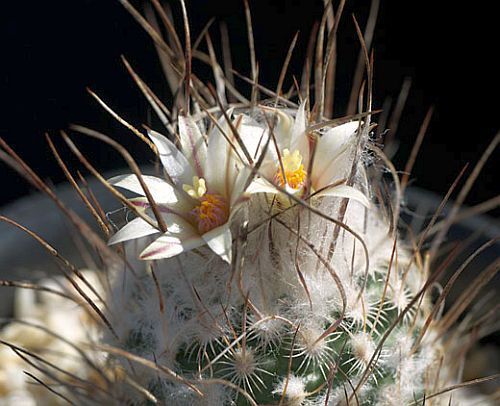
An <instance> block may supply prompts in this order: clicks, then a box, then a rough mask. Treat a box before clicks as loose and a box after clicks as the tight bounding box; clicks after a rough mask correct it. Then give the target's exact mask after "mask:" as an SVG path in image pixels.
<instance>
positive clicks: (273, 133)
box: [3, 1, 498, 406]
mask: <svg viewBox="0 0 500 406" xmlns="http://www.w3.org/2000/svg"><path fill="white" fill-rule="evenodd" d="M122 3H123V4H124V5H125V6H126V7H127V8H128V9H129V10H130V11H131V12H132V14H133V15H134V16H135V18H136V19H137V20H138V21H139V22H140V23H141V24H142V25H143V26H144V27H145V28H146V30H147V31H148V32H149V33H150V34H151V35H152V36H153V39H154V40H155V41H156V44H157V46H158V49H159V50H160V53H161V55H162V58H163V61H164V62H167V63H165V64H164V67H165V69H166V74H167V77H168V78H169V83H173V84H177V83H179V80H182V79H183V78H184V83H185V87H184V88H178V87H177V85H175V86H173V90H174V93H175V94H176V95H177V100H178V103H177V104H174V106H173V108H172V109H171V110H169V109H167V108H166V107H165V106H164V105H163V104H162V103H161V102H160V100H159V99H158V97H156V96H155V95H154V94H153V93H152V91H151V89H150V88H149V87H148V86H147V85H146V84H145V83H144V82H143V81H142V80H141V79H140V77H139V76H138V75H137V73H135V71H133V70H132V68H131V66H130V65H129V64H128V62H126V61H125V64H126V66H127V69H129V71H130V72H131V74H132V76H133V78H134V79H135V81H136V82H137V83H138V85H139V87H140V89H141V90H142V91H143V92H144V94H145V95H146V97H147V99H148V101H149V102H150V103H151V105H152V108H153V109H154V111H155V112H156V113H157V114H158V116H159V118H160V120H161V121H162V123H163V124H164V125H165V129H166V131H167V133H168V134H167V135H168V136H165V135H162V134H160V133H159V132H157V131H154V130H152V129H147V136H146V135H144V134H143V133H142V132H141V131H139V130H137V129H135V128H134V127H132V126H131V125H130V124H128V123H126V122H125V121H124V120H123V119H122V118H121V117H119V116H118V115H117V114H116V113H114V112H112V111H111V110H110V108H109V107H108V106H107V105H106V104H105V103H104V102H103V101H102V100H101V99H99V98H98V97H97V96H96V98H97V100H98V101H99V103H101V104H102V105H103V106H104V107H105V108H106V109H107V110H108V111H111V113H112V114H113V115H114V116H115V117H118V118H119V120H120V122H121V123H122V124H124V125H125V126H126V127H127V128H128V129H130V130H132V131H133V132H134V133H135V134H136V135H139V136H140V137H141V138H142V139H143V140H144V141H145V142H146V144H147V145H148V146H149V147H150V148H151V150H152V152H153V154H154V156H155V157H156V158H158V160H159V161H160V164H161V165H160V167H159V169H158V168H157V170H156V171H155V173H154V174H153V175H143V174H141V173H140V171H139V169H138V167H137V165H136V164H135V162H134V161H133V158H132V157H131V156H130V155H129V154H128V152H127V151H125V150H124V149H123V148H122V147H121V146H120V145H118V144H117V143H116V142H115V141H113V140H111V139H110V138H109V137H107V136H105V135H103V134H100V133H98V132H96V131H93V130H89V129H87V128H84V127H81V126H75V127H73V129H74V130H77V131H80V132H83V133H85V134H87V135H89V136H92V137H96V138H99V139H101V140H103V141H105V142H106V143H108V144H111V145H112V146H114V147H115V148H117V149H118V150H119V151H120V152H121V153H122V154H123V156H124V157H125V158H126V160H127V162H128V163H129V164H130V167H131V168H132V172H133V173H132V174H123V175H119V176H116V177H113V178H111V179H109V180H108V181H105V180H104V179H103V178H102V177H101V176H100V175H99V174H98V173H97V172H96V171H95V169H94V168H93V167H92V166H91V164H90V163H89V162H88V160H87V159H86V158H85V157H83V155H82V154H81V152H80V151H79V150H78V148H77V147H76V145H75V144H74V143H73V142H72V141H71V140H70V139H69V137H68V136H67V135H66V134H63V137H64V139H65V140H66V142H67V144H68V145H69V146H70V148H71V149H72V150H73V152H75V153H76V155H77V156H78V157H79V158H80V160H81V161H82V163H83V164H84V165H85V166H86V167H87V168H88V169H90V171H91V172H92V173H93V174H95V175H97V176H98V177H99V178H100V179H101V180H102V181H103V183H104V184H105V185H106V186H107V187H108V188H109V189H110V190H111V191H112V192H113V193H114V194H115V196H117V197H118V198H119V199H120V200H121V201H122V202H123V203H124V204H125V205H126V207H127V210H128V211H129V212H130V214H131V216H132V217H130V216H129V219H128V221H127V222H126V223H124V224H123V225H122V226H121V227H118V228H117V229H115V232H114V233H111V232H110V230H112V226H113V224H112V223H111V222H110V221H109V219H108V218H107V217H104V216H103V215H102V214H100V210H96V209H93V205H95V202H92V201H91V200H89V199H86V200H85V202H86V204H87V205H88V206H89V207H90V208H91V210H93V214H94V216H95V217H96V218H97V219H98V221H99V223H100V225H101V228H102V229H103V230H104V231H105V234H106V235H107V236H110V239H109V241H108V242H109V245H111V246H115V247H117V248H116V250H117V252H118V253H119V255H116V251H114V250H111V249H109V248H107V247H106V246H105V244H102V242H98V241H99V240H98V239H97V237H96V235H94V234H92V233H91V232H90V231H89V230H90V229H88V228H82V226H81V223H79V220H78V219H77V218H76V217H75V215H74V214H70V215H69V217H70V219H71V221H72V222H73V223H74V224H77V225H79V229H80V230H83V229H84V230H85V232H84V233H83V236H84V237H86V238H88V240H89V242H90V243H91V245H92V246H93V247H94V248H96V249H97V250H98V252H99V254H100V257H101V259H102V260H103V265H102V266H103V268H104V269H105V270H106V271H107V272H105V273H103V274H102V275H103V276H102V278H101V280H102V283H101V285H102V286H100V287H99V289H98V290H99V291H102V292H104V293H103V294H102V298H100V299H99V300H98V299H95V297H94V299H93V300H91V299H89V298H88V297H85V301H86V302H87V303H89V305H90V306H87V307H88V309H87V310H88V312H89V313H91V314H92V315H93V316H94V319H95V318H96V317H95V316H96V315H97V319H98V320H101V321H104V322H105V323H103V330H102V331H103V333H102V335H101V337H100V338H98V339H95V338H94V339H92V340H90V339H89V340H90V341H91V342H88V343H86V344H85V345H84V346H83V347H82V350H84V351H85V353H88V352H94V351H100V354H101V355H100V356H98V357H94V358H92V359H93V363H94V364H93V363H90V362H88V360H87V362H86V363H84V362H82V368H81V370H80V375H79V377H78V379H77V378H75V374H77V373H76V372H74V373H73V375H71V377H70V378H71V379H69V380H68V377H67V376H64V377H62V375H61V374H62V372H61V371H55V372H54V374H53V375H52V376H49V378H51V379H54V376H58V377H59V381H53V380H52V382H55V384H56V386H55V387H54V388H53V392H55V393H57V394H58V395H59V396H55V397H54V399H56V400H61V399H62V400H61V401H63V400H64V401H68V399H77V400H78V402H79V403H82V404H114V403H116V404H129V405H142V404H162V405H179V406H180V405H186V406H187V405H207V406H215V405H257V404H258V405H290V406H298V405H349V404H351V405H357V404H359V405H394V406H396V405H410V404H416V405H421V404H424V403H425V404H435V405H436V404H449V403H450V402H451V400H450V399H452V400H453V402H452V404H464V405H465V404H467V405H468V404H472V403H471V402H472V400H471V399H470V398H467V400H465V399H466V397H465V394H463V393H462V392H461V391H458V392H457V391H453V392H450V391H451V389H454V388H455V387H454V386H450V385H455V384H457V383H458V382H459V380H460V365H461V364H462V362H463V357H464V354H465V352H464V351H462V350H461V349H460V346H462V345H463V343H464V342H465V340H467V339H468V338H467V337H466V336H460V335H459V334H457V333H456V332H455V330H453V329H450V328H449V326H451V325H452V324H453V321H454V320H456V319H457V318H458V317H459V316H460V313H461V312H460V311H454V312H452V313H451V314H450V315H449V316H447V315H445V316H442V303H443V299H444V297H445V296H446V294H447V289H445V290H443V291H441V290H440V288H439V285H438V284H437V279H438V278H439V276H440V273H441V272H442V269H441V268H438V269H437V270H434V271H433V272H432V270H431V269H430V267H431V265H435V264H436V261H435V255H429V254H427V253H426V252H424V251H422V250H421V248H422V246H423V242H424V238H425V233H424V237H422V238H419V239H417V238H415V239H414V240H412V239H408V240H404V239H403V238H402V237H400V236H399V233H398V220H399V207H400V205H401V199H402V191H403V190H404V186H405V182H403V184H401V183H400V180H399V178H398V176H397V175H396V173H395V171H394V170H393V168H392V165H391V164H390V162H389V161H388V160H387V159H386V158H384V156H383V152H382V151H381V150H380V149H379V148H378V147H377V146H376V144H375V143H374V142H373V140H372V130H373V129H374V125H373V123H372V115H373V113H372V111H373V109H372V106H371V94H370V89H371V87H370V81H371V67H370V66H368V67H367V72H368V73H369V74H368V78H367V79H368V80H367V83H368V85H367V86H363V87H361V92H360V102H359V113H358V114H356V115H349V116H346V117H344V118H339V119H329V118H327V117H328V115H329V113H328V112H329V111H330V110H329V107H328V105H327V101H328V100H329V96H328V94H327V92H326V90H325V89H331V87H330V85H329V84H331V83H332V75H331V70H329V68H328V66H329V64H332V63H333V59H332V55H333V53H332V44H333V43H334V35H335V25H333V26H331V25H328V24H326V21H327V18H326V17H325V19H324V21H323V24H322V25H321V29H320V31H319V33H318V35H319V37H318V38H319V39H320V40H318V45H317V52H316V54H317V63H316V67H315V71H316V73H317V74H316V80H315V87H314V91H313V92H310V91H309V89H310V84H309V77H311V66H310V65H308V64H307V63H306V68H305V70H304V74H303V80H302V83H301V84H300V85H298V86H297V92H293V89H292V91H291V92H289V94H295V96H293V97H286V96H284V95H283V94H282V92H281V87H282V83H283V78H284V74H285V72H286V65H287V63H285V67H284V68H283V72H282V75H280V83H279V85H278V87H277V90H276V91H271V90H269V89H265V88H263V87H262V86H261V85H258V84H257V82H256V77H257V75H256V69H255V61H254V60H253V59H252V62H253V63H252V66H253V67H254V69H253V70H252V78H251V79H247V81H248V82H250V83H251V86H252V91H251V98H250V99H247V98H245V96H244V95H242V94H241V93H239V92H236V91H235V88H234V86H233V83H232V81H231V79H228V78H232V74H231V75H229V74H228V72H225V73H224V71H223V70H222V68H221V66H220V65H219V64H218V63H217V61H216V60H215V54H214V51H213V46H212V42H211V40H210V38H209V37H208V36H207V37H206V38H207V48H208V53H205V52H203V51H201V50H200V48H199V47H198V48H197V49H194V50H192V49H191V48H190V47H187V51H186V52H182V50H181V49H180V47H179V46H171V45H169V44H174V45H175V44H180V40H179V39H178V38H177V35H176V34H175V32H174V31H173V30H172V23H171V21H170V17H169V16H168V13H164V11H163V9H162V8H160V7H159V5H158V2H156V1H153V2H152V3H153V5H154V7H155V10H156V13H157V15H158V16H159V17H161V19H162V20H163V21H165V22H167V24H166V30H167V32H168V35H169V37H170V40H169V41H164V40H163V39H162V37H161V34H160V32H161V31H160V30H159V29H158V28H157V26H156V19H155V17H154V13H153V10H149V11H148V12H147V16H148V20H146V19H145V18H143V17H142V16H141V15H140V14H139V13H138V12H137V11H136V10H135V9H133V8H132V6H131V5H130V4H129V3H128V2H127V1H122ZM181 4H182V6H183V7H182V10H183V12H184V16H185V17H187V16H186V14H185V13H186V9H185V7H184V3H183V2H182V1H181ZM330 7H331V3H329V5H328V6H327V7H326V9H325V13H326V14H325V16H326V15H327V14H328V13H329V10H330ZM249 15H250V14H249V11H248V9H247V18H248V19H250V18H249ZM147 21H149V22H147ZM185 24H186V25H185V32H186V34H187V35H186V38H187V40H188V41H189V38H190V35H188V34H189V27H188V25H187V18H185ZM328 27H329V28H328ZM250 32H251V31H250ZM324 35H325V36H327V38H328V41H323V36H324ZM323 46H325V49H323V48H322V47H323ZM193 55H194V56H196V57H197V58H198V59H200V60H202V61H204V62H206V63H208V64H209V66H211V67H212V69H213V72H214V77H215V82H216V89H214V88H213V87H211V86H205V85H204V84H203V83H202V82H201V81H200V80H199V79H198V78H197V77H196V75H195V74H194V73H193V72H191V70H190V67H191V62H190V59H191V57H192V56H193ZM286 59H287V60H288V59H289V58H288V57H287V58H286ZM367 60H368V58H367ZM329 72H330V73H329ZM225 85H228V86H227V88H226V86H225ZM226 89H227V90H226ZM363 89H366V91H367V92H365V93H366V94H364V91H363ZM261 90H262V91H263V94H265V95H267V96H269V98H268V99H262V98H261V97H260V95H259V92H260V91H261ZM358 90H359V89H358ZM234 99H237V102H228V100H234ZM258 100H261V101H259V102H258ZM313 101H314V103H313ZM364 101H366V103H365V104H366V105H364ZM50 144H51V147H52V148H53V150H54V152H55V151H56V150H55V147H54V145H53V143H52V142H51V143H50ZM3 145H4V148H5V149H6V151H7V152H9V153H11V152H12V151H11V150H10V149H9V148H8V147H7V146H6V145H5V144H3ZM11 155H12V156H13V157H14V158H15V159H16V160H17V159H19V158H18V157H17V156H16V155H15V154H13V153H11ZM56 155H57V154H56ZM57 156H58V155H57ZM381 163H382V164H381ZM21 166H22V164H21ZM22 167H23V168H25V167H24V166H22ZM382 168H387V169H389V170H388V171H387V172H388V173H389V172H392V175H393V179H392V184H393V190H394V192H392V191H389V189H388V187H387V184H386V183H385V182H383V181H382V177H381V171H382V170H383V169H382ZM25 172H29V171H27V170H25ZM35 180H36V178H35ZM38 181H40V180H39V179H38V180H36V181H35V182H34V183H35V184H38V185H39V182H38ZM37 182H38V183H37ZM384 185H385V186H384ZM39 187H40V186H39ZM75 187H78V186H76V183H75ZM41 188H42V189H43V187H41ZM120 190H121V191H120ZM123 190H126V191H129V192H133V196H128V197H126V196H125V195H123V194H122V191H123ZM55 199H56V198H55ZM60 207H63V210H64V206H60ZM410 235H411V234H410ZM439 239H441V240H442V234H438V243H439ZM434 249H435V246H434ZM431 254H433V253H432V251H431ZM137 258H140V259H139V260H138V259H137ZM497 265H498V264H497ZM485 272H487V273H488V275H491V274H492V272H493V271H492V270H491V269H488V270H486V271H485ZM94 284H96V283H94ZM432 289H435V291H436V293H437V296H438V299H437V301H436V300H435V301H432V300H431V295H430V292H431V290H432ZM77 296H78V295H77ZM472 297H473V295H472V294H471V296H470V297H467V298H466V299H465V300H466V301H469V303H470V301H471V300H472ZM101 299H102V300H101ZM79 301H80V302H81V301H82V300H81V298H80V300H79ZM92 305H93V306H92ZM441 317H442V318H441ZM89 340H88V341H89ZM95 365H97V366H98V369H101V370H102V371H104V372H100V373H96V372H95ZM92 366H93V369H94V370H92V368H91V367H92ZM45 367H46V365H45ZM61 380H62V381H64V380H66V381H68V382H70V383H67V385H66V389H65V388H64V387H61V385H60V381H61ZM82 382H85V383H86V384H85V385H83V384H82ZM45 385H46V386H48V387H50V385H49V384H48V383H45ZM63 386H64V385H63ZM67 388H70V389H69V390H68V389H67ZM71 388H72V389H71ZM450 393H451V394H452V395H451V396H450ZM56 400H54V401H56ZM480 401H481V402H482V403H481V404H487V400H486V399H481V400H480ZM461 402H462V403H461Z"/></svg>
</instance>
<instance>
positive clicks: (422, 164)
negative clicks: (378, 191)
mask: <svg viewBox="0 0 500 406" xmlns="http://www.w3.org/2000/svg"><path fill="white" fill-rule="evenodd" d="M133 3H134V4H135V5H137V6H140V5H141V2H140V1H134V2H133ZM170 3H171V4H172V7H173V9H174V12H175V14H176V15H177V16H178V15H179V3H178V2H176V1H171V2H170ZM187 3H188V13H189V15H190V20H191V28H192V31H193V36H196V34H197V33H199V32H200V30H201V29H202V27H203V26H204V25H205V23H206V22H207V21H208V19H209V18H210V17H212V16H214V17H216V18H217V19H218V20H225V21H227V22H228V26H229V30H230V34H231V37H232V52H233V57H234V60H235V62H234V65H235V68H236V69H237V70H239V71H240V72H242V73H244V74H247V75H249V72H250V69H249V58H248V51H247V45H246V31H245V24H244V21H245V20H244V14H243V6H242V1H241V2H240V1H238V0H226V1H218V0H210V1H206V0H205V1H204V0H192V1H188V2H187ZM347 3H348V4H347V7H346V10H345V13H344V17H343V20H342V22H341V25H340V34H339V35H340V36H339V59H338V61H339V68H338V76H337V85H338V88H337V93H336V100H338V104H337V108H338V111H337V113H338V114H341V113H342V112H343V106H344V105H345V103H346V100H347V97H348V94H349V92H348V90H349V87H350V84H351V82H352V72H353V69H354V65H355V61H356V59H357V55H358V51H359V43H358V41H357V38H356V34H355V30H354V25H353V23H352V17H351V14H352V13H354V14H355V15H356V17H357V18H358V20H359V22H360V24H361V26H362V27H363V26H364V24H365V22H366V16H367V11H368V9H369V1H360V0H349V1H348V2H347ZM457 4H458V3H457V2H442V1H441V2H437V1H431V0H420V1H418V2H417V1H388V0H385V1H384V0H382V1H381V6H380V12H379V19H378V26H377V29H376V35H375V40H374V49H375V101H376V104H377V107H380V106H381V105H382V102H383V100H384V98H385V97H386V96H392V97H393V98H395V97H396V96H397V94H398V92H399V89H400V87H401V84H402V82H403V80H404V78H405V77H407V76H409V77H411V78H412V79H413V85H412V90H411V93H410V98H409V102H408V104H407V107H406V108H405V111H404V115H403V119H402V122H401V124H400V127H399V132H398V138H399V139H400V141H401V147H400V150H399V152H398V155H397V156H396V158H395V163H396V166H397V167H398V169H403V167H404V162H405V160H406V158H407V156H408V153H409V150H410V149H411V146H412V143H413V140H414V139H415V136H416V134H417V132H418V127H419V125H420V123H421V121H422V119H423V117H424V115H425V112H426V110H427V109H428V108H429V106H430V105H431V104H434V105H435V106H436V113H435V116H434V119H433V121H432V124H431V128H430V131H429V134H428V136H427V138H426V139H425V141H424V145H423V149H422V151H421V153H420V156H419V160H418V161H417V164H416V167H415V170H414V173H413V179H414V181H415V183H416V184H417V185H419V186H423V187H426V188H428V189H431V190H434V191H437V192H440V193H444V192H445V191H446V190H447V188H448V187H449V185H450V184H451V183H452V182H453V179H454V178H455V177H456V176H457V174H458V173H459V171H460V169H461V168H462V167H463V166H464V165H465V164H466V163H468V162H470V163H475V162H476V161H477V160H478V159H479V157H480V155H481V153H482V151H483V150H484V149H485V148H486V146H487V144H488V143H489V141H490V140H491V139H492V137H493V136H494V134H495V132H496V131H497V130H498V128H499V126H498V119H497V117H498V113H497V111H498V102H497V98H498V84H499V81H498V76H497V75H498V64H497V63H495V62H494V57H495V55H496V54H498V45H497V43H498V36H497V34H496V30H497V28H495V26H494V23H495V20H494V19H495V16H496V14H495V13H494V12H493V10H489V11H488V9H487V6H486V4H487V3H484V4H482V2H475V3H473V4H469V5H468V6H467V8H465V7H464V8H459V6H458V5H457ZM250 5H251V8H252V13H253V19H254V30H255V41H256V48H257V58H258V60H259V62H260V79H261V82H262V83H264V84H266V85H268V86H270V87H271V88H274V87H275V83H276V80H277V77H278V75H279V71H280V68H281V64H282V63H283V59H284V57H285V54H286V50H287V49H288V46H289V43H290V41H291V39H292V37H293V35H294V33H295V32H296V31H297V30H300V33H301V34H300V37H299V42H298V44H297V47H296V50H297V52H296V53H295V54H294V57H293V59H292V63H291V72H293V73H294V74H296V75H300V67H301V60H302V58H303V56H304V51H305V48H306V44H307V39H308V35H309V31H310V29H311V26H312V23H313V21H315V20H319V19H320V18H321V13H322V1H320V0H266V1H259V0H253V1H252V0H251V1H250ZM178 22H180V20H178ZM178 29H179V32H181V33H182V31H181V29H182V25H181V24H178ZM217 31H218V26H217V23H216V24H214V26H213V28H212V32H213V33H214V38H216V37H217V35H216V32H217ZM181 38H182V36H181ZM0 49H1V53H2V61H1V63H0V90H1V93H0V97H1V109H0V135H1V136H2V137H3V138H4V139H5V140H7V141H8V142H9V143H10V144H11V145H12V146H13V147H14V148H15V149H16V150H17V151H18V152H19V153H20V154H21V155H22V156H23V157H24V158H25V159H26V160H27V161H28V162H29V163H30V164H31V165H32V166H33V168H34V169H35V170H36V171H37V172H38V173H40V174H41V176H42V177H44V178H50V179H51V181H53V182H59V181H61V180H62V179H63V175H62V174H61V172H60V170H59V169H57V166H56V164H55V162H54V159H53V158H52V157H51V155H50V151H49V149H48V147H47V145H46V142H45V140H44V133H45V132H48V133H50V134H51V135H52V136H53V138H54V139H55V141H56V143H57V145H58V146H60V148H61V152H62V153H63V156H64V157H65V158H66V159H67V160H68V161H69V162H70V163H71V164H74V163H75V161H74V159H73V158H72V156H71V153H70V152H68V151H67V149H65V148H64V145H63V144H62V143H61V141H60V140H59V139H58V131H59V130H60V129H64V128H66V127H67V126H68V124H69V123H72V122H74V123H81V124H85V125H89V126H91V127H94V128H96V129H99V130H102V131H104V132H106V133H108V134H109V135H111V136H113V137H114V138H115V139H118V140H120V142H123V143H124V144H125V145H127V147H128V148H129V149H131V150H132V152H133V153H134V156H135V157H136V158H137V159H138V160H139V161H140V162H148V161H149V160H150V159H152V156H151V155H150V153H149V152H148V150H147V148H145V147H144V146H143V144H141V143H140V142H139V141H137V140H136V139H134V137H133V136H132V135H131V133H129V132H127V131H126V130H124V129H123V128H122V127H120V126H119V125H118V124H116V123H114V122H113V119H112V118H111V117H109V116H108V115H107V114H106V113H105V112H103V111H102V109H101V108H100V107H99V106H97V104H96V103H95V102H94V101H93V100H92V99H91V97H90V96H89V95H88V94H87V92H86V90H85V88H86V87H87V86H88V87H90V88H91V89H93V90H94V91H96V92H97V93H98V94H99V95H100V96H101V97H102V98H104V99H105V100H106V101H107V102H108V103H109V104H110V105H111V106H113V108H115V109H116V110H117V111H118V112H120V114H122V115H123V116H124V117H126V118H127V119H128V120H130V122H131V123H133V124H134V125H136V126H140V125H141V123H148V122H149V117H150V111H149V109H148V107H147V105H146V102H145V101H144V100H143V99H142V97H141V95H140V93H139V91H138V90H137V89H136V87H135V85H134V83H133V81H132V80H131V79H130V77H129V76H128V75H127V73H126V71H125V69H124V67H123V65H122V64H121V61H120V55H122V54H123V55H125V56H126V57H127V58H128V60H129V61H130V62H131V63H132V65H133V66H134V67H135V69H136V70H137V71H138V72H139V73H140V74H141V76H142V77H143V78H144V79H145V80H146V81H147V82H148V83H149V84H150V86H151V87H152V88H153V89H154V90H155V91H156V92H157V93H158V94H159V95H161V96H162V97H165V98H167V97H168V92H167V90H166V85H165V83H164V79H163V76H162V73H161V69H160V66H159V64H158V62H157V59H156V54H155V52H154V47H153V46H152V41H151V40H150V39H149V38H148V37H147V35H146V34H145V33H144V32H143V31H142V29H141V28H140V27H139V26H138V25H137V24H136V22H135V21H134V20H133V19H132V18H131V16H130V15H129V14H128V13H127V12H126V11H125V10H124V9H123V8H122V6H121V5H120V4H119V2H118V1H117V0H71V1H67V0H51V1H34V0H27V1H22V2H20V1H10V2H4V4H3V5H2V12H1V15H0ZM497 56H498V55H497ZM204 74H205V76H206V77H207V79H208V80H211V76H208V75H207V73H206V72H205V73H204V72H202V74H201V76H202V77H203V76H204ZM289 83H290V82H289V81H288V82H287V85H288V84H289ZM167 105H168V100H167ZM74 140H75V141H76V142H77V144H78V145H81V146H82V150H83V151H84V152H85V153H87V154H88V155H89V156H90V158H91V161H92V162H93V163H94V164H95V165H96V166H97V167H98V168H100V169H102V170H107V169H110V168H113V167H119V166H123V165H124V163H123V162H122V160H121V158H119V156H118V154H116V153H115V152H113V151H111V150H110V149H108V148H105V147H103V146H102V144H99V143H96V142H93V141H89V140H86V139H85V138H84V137H83V136H79V135H75V136H74ZM495 169H498V165H497V164H495V159H492V160H491V161H490V163H488V165H487V166H486V168H485V171H484V173H483V176H482V179H481V181H480V182H478V183H477V184H476V186H475V187H474V189H473V193H472V194H471V196H470V198H469V199H468V203H469V204H473V203H478V202H480V201H482V200H485V199H487V198H490V197H493V196H494V195H495V194H496V193H498V187H497V186H496V182H495V175H496V174H495ZM0 176H1V177H0V180H1V189H0V190H1V191H0V193H1V196H0V204H4V203H6V202H9V201H12V200H13V199H14V198H17V197H19V196H21V195H23V194H26V193H28V192H29V191H30V188H29V187H28V186H27V185H25V184H24V183H23V181H20V180H19V178H18V177H17V175H15V174H14V173H13V172H12V171H11V170H10V169H7V167H6V166H4V165H3V164H0Z"/></svg>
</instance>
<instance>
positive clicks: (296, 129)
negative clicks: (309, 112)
mask: <svg viewBox="0 0 500 406" xmlns="http://www.w3.org/2000/svg"><path fill="white" fill-rule="evenodd" d="M306 129H307V122H306V100H304V101H303V102H302V103H301V105H300V106H299V109H298V110H297V115H296V116H295V121H294V123H293V127H292V135H291V139H290V151H295V150H299V151H300V152H301V154H302V157H303V158H304V161H305V162H307V160H308V159H309V142H308V138H307V134H306Z"/></svg>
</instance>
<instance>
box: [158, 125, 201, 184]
mask: <svg viewBox="0 0 500 406" xmlns="http://www.w3.org/2000/svg"><path fill="white" fill-rule="evenodd" d="M148 135H149V138H151V141H153V143H154V144H155V145H156V148H158V153H159V154H160V160H161V163H162V165H163V167H164V168H165V171H166V172H167V173H168V176H170V178H171V179H172V181H173V182H174V183H175V184H177V185H180V186H182V185H183V184H184V183H186V184H191V183H192V181H193V176H194V172H193V168H192V167H191V165H190V164H189V162H188V160H187V159H186V157H185V156H184V155H183V154H182V152H181V151H179V149H178V148H177V147H176V146H175V145H174V143H173V142H172V141H170V140H169V139H168V138H167V137H165V136H164V135H161V134H160V133H158V132H156V131H152V130H151V131H148Z"/></svg>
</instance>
